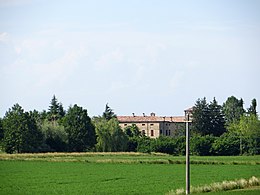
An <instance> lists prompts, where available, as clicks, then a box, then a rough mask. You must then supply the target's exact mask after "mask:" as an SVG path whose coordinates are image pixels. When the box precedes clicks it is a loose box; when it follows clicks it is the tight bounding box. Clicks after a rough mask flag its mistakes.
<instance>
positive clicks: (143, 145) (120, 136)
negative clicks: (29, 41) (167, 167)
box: [0, 95, 260, 155]
mask: <svg viewBox="0 0 260 195" xmlns="http://www.w3.org/2000/svg"><path fill="white" fill-rule="evenodd" d="M256 106H257V103H256V99H253V100H252V103H251V105H250V108H248V109H247V110H245V109H244V108H243V100H242V99H240V100H239V99H237V98H236V97H234V96H231V97H229V98H228V99H227V100H226V102H224V104H223V105H219V104H218V103H217V101H216V99H215V98H214V99H213V100H212V102H209V103H208V102H207V100H206V98H202V99H198V100H197V101H196V103H195V105H194V106H193V111H192V121H193V122H192V124H191V153H192V154H194V155H239V154H240V155H241V154H259V153H260V147H259V146H260V140H259V138H260V121H259V119H258V115H257V112H256ZM182 132H183V133H180V134H179V135H178V136H175V137H163V136H162V137H159V138H157V139H152V138H149V137H146V136H145V135H142V134H141V133H140V130H139V129H138V127H137V126H136V125H134V124H133V125H132V126H127V127H126V128H125V129H122V128H121V127H120V125H119V122H118V120H117V117H116V114H115V113H114V112H113V110H112V109H111V108H110V107H109V106H108V104H107V105H106V107H105V110H104V112H103V114H102V115H101V116H95V117H93V118H90V117H89V116H88V112H87V110H86V109H84V108H83V107H80V106H78V105H77V104H75V105H73V106H70V107H69V108H68V110H65V109H64V108H63V105H62V103H60V102H58V100H57V98H56V97H55V95H54V96H53V98H52V99H51V102H50V106H49V109H48V111H45V110H44V111H42V112H39V111H37V110H33V111H29V112H25V111H24V110H23V108H22V107H21V106H20V105H19V104H15V105H14V106H13V107H12V108H10V109H9V110H8V111H7V112H6V114H5V116H4V117H3V119H1V118H0V148H1V150H2V151H5V152H7V153H26V152H83V151H102V152H117V151H129V152H162V153H168V154H173V155H183V154H184V153H185V136H184V133H185V129H183V130H182Z"/></svg>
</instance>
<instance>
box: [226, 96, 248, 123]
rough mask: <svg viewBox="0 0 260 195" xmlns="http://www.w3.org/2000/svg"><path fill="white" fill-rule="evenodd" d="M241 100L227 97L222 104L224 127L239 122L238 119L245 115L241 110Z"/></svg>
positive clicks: (242, 109)
mask: <svg viewBox="0 0 260 195" xmlns="http://www.w3.org/2000/svg"><path fill="white" fill-rule="evenodd" d="M243 104H244V102H243V99H242V98H241V99H240V100H239V99H237V98H236V97H234V96H231V97H229V98H228V99H227V100H226V102H225V103H224V104H223V112H224V115H225V121H226V125H229V124H230V123H233V122H234V121H239V119H240V117H241V116H242V115H243V113H245V110H244V108H243Z"/></svg>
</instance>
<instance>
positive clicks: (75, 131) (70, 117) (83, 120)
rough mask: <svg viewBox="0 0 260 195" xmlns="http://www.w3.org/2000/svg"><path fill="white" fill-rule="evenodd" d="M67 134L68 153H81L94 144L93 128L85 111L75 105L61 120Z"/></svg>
mask: <svg viewBox="0 0 260 195" xmlns="http://www.w3.org/2000/svg"><path fill="white" fill-rule="evenodd" d="M63 125H64V128H65V131H66V133H67V134H68V149H69V151H75V152H82V151H86V150H90V149H91V148H93V147H94V145H95V143H96V136H95V128H94V125H93V124H92V123H91V119H90V117H89V116H88V113H87V110H85V109H83V108H82V107H79V106H77V105H76V104H75V105H74V106H73V107H70V108H69V110H68V113H67V114H66V116H65V117H64V119H63Z"/></svg>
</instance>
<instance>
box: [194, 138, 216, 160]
mask: <svg viewBox="0 0 260 195" xmlns="http://www.w3.org/2000/svg"><path fill="white" fill-rule="evenodd" d="M215 139H216V138H215V137H214V136H211V135H206V136H199V135H198V136H194V137H192V138H191V141H190V150H191V153H192V154H194V155H200V156H209V155H212V144H213V143H214V141H215Z"/></svg>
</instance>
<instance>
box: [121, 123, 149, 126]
mask: <svg viewBox="0 0 260 195" xmlns="http://www.w3.org/2000/svg"><path fill="white" fill-rule="evenodd" d="M150 125H151V126H153V124H150ZM124 126H127V124H126V123H125V124H124ZM142 126H145V124H142Z"/></svg>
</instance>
